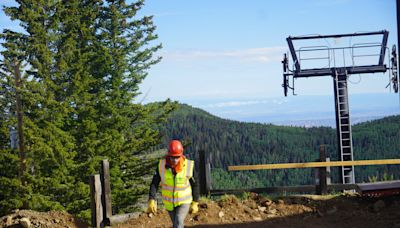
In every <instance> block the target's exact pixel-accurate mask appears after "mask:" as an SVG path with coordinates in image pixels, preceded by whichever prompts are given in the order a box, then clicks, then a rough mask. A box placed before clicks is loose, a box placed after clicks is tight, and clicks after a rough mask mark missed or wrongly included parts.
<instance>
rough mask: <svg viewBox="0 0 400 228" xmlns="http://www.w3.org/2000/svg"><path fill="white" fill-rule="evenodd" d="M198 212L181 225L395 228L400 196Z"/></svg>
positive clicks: (162, 217)
mask: <svg viewBox="0 0 400 228" xmlns="http://www.w3.org/2000/svg"><path fill="white" fill-rule="evenodd" d="M199 207H200V210H199V213H197V214H195V215H189V216H188V217H187V218H186V222H185V225H186V226H185V227H196V228H199V227H209V228H213V227H215V228H218V227H228V228H233V227H250V228H252V227H269V228H270V227H272V228H278V227H307V228H321V227H328V228H330V227H332V228H333V227H356V228H357V227H360V228H368V227H373V228H381V227H383V228H386V227H387V228H400V195H396V196H386V197H361V196H358V195H349V194H345V195H327V196H316V195H297V196H286V197H279V198H274V199H268V198H266V197H263V196H260V195H257V194H249V195H248V197H247V198H245V199H238V198H236V197H235V196H232V195H230V196H223V197H221V199H220V200H217V201H211V200H209V199H205V198H204V199H202V200H201V201H200V204H199ZM26 220H28V221H29V223H30V226H29V227H39V228H45V227H56V228H58V227H71V228H81V227H87V224H85V223H83V222H81V221H79V220H77V219H75V218H74V217H73V216H71V215H69V214H67V213H65V212H56V211H51V212H45V213H44V212H34V211H27V210H21V211H16V212H15V213H13V214H10V215H7V216H4V217H2V218H0V227H14V228H15V227H28V226H24V224H23V223H26ZM113 227H118V228H128V227H135V228H136V227H138V228H141V227H143V228H148V227H155V228H157V227H158V228H163V227H164V228H165V227H171V222H170V219H169V216H168V213H167V212H166V211H165V210H159V211H158V212H157V213H156V214H155V215H153V214H147V213H142V214H141V215H140V216H139V217H138V218H136V219H131V220H129V221H127V222H126V223H123V224H118V225H115V226H113Z"/></svg>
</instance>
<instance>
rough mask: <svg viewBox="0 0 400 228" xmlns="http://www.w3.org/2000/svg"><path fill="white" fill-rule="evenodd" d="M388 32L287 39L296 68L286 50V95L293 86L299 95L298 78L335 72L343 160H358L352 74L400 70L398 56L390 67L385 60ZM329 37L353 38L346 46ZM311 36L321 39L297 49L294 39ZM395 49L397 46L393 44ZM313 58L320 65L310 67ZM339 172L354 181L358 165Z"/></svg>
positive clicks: (299, 40)
mask: <svg viewBox="0 0 400 228" xmlns="http://www.w3.org/2000/svg"><path fill="white" fill-rule="evenodd" d="M388 35H389V32H388V31H386V30H383V31H377V32H364V33H352V34H337V35H312V36H301V37H292V36H289V37H288V38H287V39H286V40H287V42H288V46H289V51H290V54H291V56H292V59H293V68H292V70H291V69H289V60H288V57H287V54H284V59H283V61H282V63H283V71H284V72H283V85H282V86H283V88H284V94H285V96H287V92H288V89H291V90H292V91H293V95H295V94H294V79H297V78H304V77H319V76H331V77H332V78H333V87H334V96H335V113H336V134H337V142H338V157H339V159H341V161H353V160H354V156H353V143H352V133H351V121H350V109H349V102H348V88H347V84H348V78H349V76H350V75H352V74H365V73H385V72H386V71H387V70H388V69H391V70H392V72H396V70H397V69H395V68H394V67H397V60H396V63H392V68H388V67H387V66H386V65H385V64H384V62H385V61H384V60H385V53H386V49H387V47H386V45H387V40H388ZM359 37H361V38H359ZM357 38H358V39H357ZM372 38H375V40H376V39H377V38H378V42H374V43H371V42H366V41H369V40H370V39H372ZM329 39H333V41H334V42H333V43H335V42H336V41H338V40H340V39H348V40H349V42H346V46H339V47H332V45H331V43H329V42H328V40H329ZM310 40H312V41H314V42H313V44H315V43H316V42H315V40H318V41H319V43H317V45H313V46H302V47H300V48H298V49H295V45H294V42H296V43H302V42H303V44H304V43H307V42H309V41H310ZM355 41H359V42H360V43H356V42H355ZM307 44H308V43H307ZM347 45H348V46H347ZM393 49H394V50H395V49H396V48H395V47H393ZM392 55H396V53H392ZM392 59H393V58H392ZM360 60H361V61H360ZM310 62H313V63H315V65H318V64H319V67H315V65H314V64H311V65H312V66H313V67H310V66H311V65H310V64H309V63H310ZM307 64H308V65H307ZM290 78H291V79H292V84H291V85H290V83H289V82H290ZM394 79H396V80H394ZM397 79H398V76H397V72H396V73H395V74H393V78H392V81H393V83H394V81H397V82H398V81H399V80H397ZM397 86H398V85H397V83H396V84H393V88H395V89H394V91H395V92H397V91H398V90H397V89H396V88H397ZM339 176H340V177H339V178H340V182H342V183H343V184H354V183H355V176H354V166H342V167H340V171H339Z"/></svg>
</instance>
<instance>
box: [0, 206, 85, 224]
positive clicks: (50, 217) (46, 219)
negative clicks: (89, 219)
mask: <svg viewBox="0 0 400 228" xmlns="http://www.w3.org/2000/svg"><path fill="white" fill-rule="evenodd" d="M0 227H7V228H8V227H10V228H11V227H13V228H17V227H29V228H47V227H48V228H50V227H54V228H61V227H62V228H65V227H73V228H81V227H88V224H86V223H84V222H82V221H80V220H79V219H76V218H74V217H73V216H72V215H70V214H68V213H67V212H64V211H49V212H37V211H31V210H16V211H14V213H12V214H9V215H6V216H3V217H1V218H0Z"/></svg>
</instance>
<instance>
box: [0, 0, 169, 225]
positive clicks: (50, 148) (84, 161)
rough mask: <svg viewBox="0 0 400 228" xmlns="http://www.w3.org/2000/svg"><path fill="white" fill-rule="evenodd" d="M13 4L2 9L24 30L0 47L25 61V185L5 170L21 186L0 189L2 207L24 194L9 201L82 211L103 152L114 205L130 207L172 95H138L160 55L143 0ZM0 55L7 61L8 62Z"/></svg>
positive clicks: (6, 78)
mask: <svg viewBox="0 0 400 228" xmlns="http://www.w3.org/2000/svg"><path fill="white" fill-rule="evenodd" d="M17 3H19V6H17V7H5V11H6V14H7V15H8V16H10V17H11V18H12V19H13V20H19V21H20V25H21V26H22V28H23V29H24V30H25V31H24V33H15V32H14V33H13V34H17V36H20V37H23V38H24V39H22V41H21V43H20V45H18V46H17V47H16V48H15V49H11V48H7V47H6V51H8V52H10V53H12V52H15V51H17V52H23V54H22V55H20V56H21V57H24V60H25V62H26V67H25V68H24V67H22V68H21V70H22V71H23V80H24V81H23V89H22V103H23V114H24V126H23V130H24V131H23V132H24V136H25V138H26V156H27V169H26V171H25V175H24V176H26V180H27V184H26V187H24V185H23V183H21V181H20V179H18V178H16V177H17V175H16V174H15V170H18V169H17V168H13V169H7V170H4V177H7V178H8V179H7V181H8V182H7V183H9V184H8V185H9V186H20V188H19V189H21V194H19V195H18V196H17V195H15V196H12V195H11V193H12V191H11V190H10V189H11V188H7V189H6V188H5V187H4V189H0V193H1V194H0V195H1V196H6V197H3V198H0V204H1V205H8V206H7V208H6V209H4V210H3V211H2V212H1V213H5V212H6V211H7V210H9V209H12V206H11V205H12V203H13V200H14V201H15V200H19V199H22V200H20V201H21V202H20V201H18V202H17V203H15V205H14V207H17V208H20V207H22V204H23V202H26V203H27V205H26V207H28V208H32V209H37V210H48V209H66V210H68V211H69V212H72V213H74V214H78V215H80V216H82V217H86V218H87V216H88V215H89V205H90V203H89V188H88V185H87V181H88V178H89V176H90V175H93V174H96V173H98V171H99V164H100V161H101V160H102V159H104V158H107V159H109V160H110V166H111V181H112V192H113V199H112V200H113V206H114V208H113V209H114V212H123V211H129V210H132V205H133V204H135V202H136V200H137V199H138V197H139V196H140V195H141V194H143V193H145V192H146V191H147V186H146V185H145V183H146V182H145V181H144V180H143V179H142V178H143V176H144V174H146V173H150V172H152V171H153V169H154V167H153V165H154V163H152V162H145V161H146V159H143V157H144V155H145V154H146V153H147V152H148V151H150V150H152V149H153V148H154V147H155V146H156V145H157V144H159V143H160V139H161V136H160V134H159V132H158V131H157V130H156V129H157V128H156V127H155V126H156V125H158V124H159V123H161V122H163V121H165V120H166V118H167V116H168V114H169V113H170V112H171V111H172V110H173V109H174V108H175V107H176V105H175V103H173V102H171V101H169V100H166V101H165V102H161V103H154V104H149V105H142V104H140V102H138V101H137V100H136V99H137V96H138V95H139V94H140V93H139V87H138V86H139V84H140V83H141V82H142V80H143V79H144V78H145V77H146V76H147V73H146V70H147V69H148V68H149V67H150V66H152V65H153V64H156V63H157V62H158V61H160V58H159V57H154V56H153V54H154V53H155V52H156V51H157V50H159V49H160V48H161V45H154V46H152V42H153V41H154V40H155V39H156V38H157V36H156V35H155V34H154V32H155V26H154V25H153V23H152V20H151V17H143V18H137V12H138V11H139V10H140V8H141V7H142V5H143V1H138V2H135V3H131V4H127V3H126V2H125V1H122V0H120V1H98V0H70V1H57V0H53V1H40V0H34V1H32V0H29V1H28V0H18V1H17ZM10 34H11V33H9V32H7V31H4V32H3V34H2V38H3V40H5V45H6V46H7V45H11V44H13V41H11V35H10ZM2 54H3V60H4V61H3V62H4V63H6V62H7V61H10V59H9V57H7V54H6V52H4V53H2ZM4 66H5V65H4ZM4 69H5V70H4V71H3V74H2V75H1V78H0V80H1V81H0V82H1V84H2V87H1V88H2V90H1V92H0V105H1V107H2V108H3V107H4V108H3V109H2V111H1V113H0V118H1V119H2V120H3V119H4V122H3V121H2V123H1V124H0V134H1V136H2V140H1V141H0V143H1V144H0V148H1V150H2V151H6V152H4V153H2V155H0V156H1V157H0V162H1V165H2V166H4V168H8V165H9V164H10V165H13V167H14V165H15V167H20V166H18V155H17V153H16V151H15V150H12V149H11V148H10V145H9V143H8V142H7V140H4V139H6V138H7V139H8V138H9V129H8V128H9V127H10V126H11V127H12V126H16V125H15V124H16V120H15V114H14V113H15V110H14V109H15V108H14V107H15V99H14V97H13V96H12V95H13V93H14V92H15V85H14V84H12V83H13V82H12V80H10V79H13V73H12V72H11V71H10V70H9V69H7V68H4ZM3 136H4V137H3ZM17 173H18V172H17ZM2 174H3V173H2ZM7 175H8V176H9V177H8V176H7ZM2 176H3V175H2ZM18 181H20V182H18ZM4 183H5V182H4Z"/></svg>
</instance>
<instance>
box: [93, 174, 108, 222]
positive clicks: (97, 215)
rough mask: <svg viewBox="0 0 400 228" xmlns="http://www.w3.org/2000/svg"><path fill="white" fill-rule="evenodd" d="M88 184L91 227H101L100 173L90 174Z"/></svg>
mask: <svg viewBox="0 0 400 228" xmlns="http://www.w3.org/2000/svg"><path fill="white" fill-rule="evenodd" d="M89 185H90V199H91V211H92V227H96V228H101V227H103V226H104V224H103V223H102V221H103V208H102V205H101V182H100V175H98V174H96V175H92V176H90V180H89Z"/></svg>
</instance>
